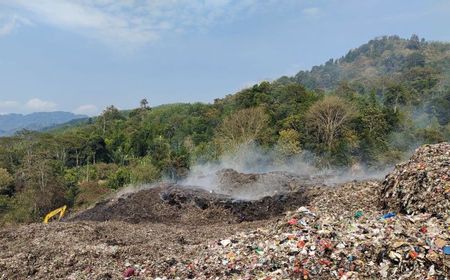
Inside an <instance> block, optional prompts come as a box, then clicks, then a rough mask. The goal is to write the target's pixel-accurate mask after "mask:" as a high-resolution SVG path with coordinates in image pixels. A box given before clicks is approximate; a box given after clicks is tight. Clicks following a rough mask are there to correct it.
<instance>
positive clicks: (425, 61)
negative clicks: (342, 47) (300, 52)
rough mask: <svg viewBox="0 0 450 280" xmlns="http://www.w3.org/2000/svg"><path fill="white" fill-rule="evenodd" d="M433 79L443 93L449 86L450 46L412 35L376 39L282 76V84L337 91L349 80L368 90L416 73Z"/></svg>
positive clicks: (407, 79) (406, 79) (405, 79)
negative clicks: (305, 69)
mask: <svg viewBox="0 0 450 280" xmlns="http://www.w3.org/2000/svg"><path fill="white" fill-rule="evenodd" d="M418 71H419V72H420V75H422V76H427V77H429V78H432V79H431V80H430V82H436V83H438V84H439V89H441V90H443V89H446V88H448V86H449V85H450V44H449V43H447V42H427V41H426V40H425V39H420V38H419V37H418V36H416V35H413V36H412V37H411V38H410V39H409V40H406V39H402V38H400V37H398V36H384V37H379V38H376V39H373V40H371V41H369V42H368V43H366V44H363V45H362V46H360V47H358V48H355V49H352V50H350V51H349V52H348V53H347V54H346V55H345V56H342V57H341V58H338V59H330V60H329V61H327V62H326V63H325V64H323V65H320V66H315V67H313V68H312V69H311V70H309V71H300V72H298V73H297V74H296V75H295V76H294V77H283V78H281V79H280V80H279V81H280V82H296V83H299V84H303V85H305V86H306V87H308V88H311V89H324V90H331V89H335V88H336V87H337V86H338V85H339V83H340V82H342V81H348V82H352V83H358V84H362V85H364V86H365V87H368V86H376V83H378V82H379V81H380V80H388V81H395V80H399V79H400V80H403V81H409V82H411V83H413V82H414V81H412V80H410V78H411V75H414V72H418Z"/></svg>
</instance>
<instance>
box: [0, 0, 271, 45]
mask: <svg viewBox="0 0 450 280" xmlns="http://www.w3.org/2000/svg"><path fill="white" fill-rule="evenodd" d="M273 2H274V1H258V0H208V1H204V0H122V1H120V0H57V1H55V0H3V1H2V3H3V4H0V7H1V6H2V5H4V6H7V7H8V8H9V9H13V10H14V11H15V12H17V13H22V14H25V15H27V17H30V18H31V19H32V20H33V22H35V23H44V24H48V25H52V26H55V27H58V28H61V29H66V30H71V31H74V32H77V33H80V34H83V35H88V36H91V37H92V38H95V39H100V40H102V41H106V42H108V43H115V44H116V43H125V44H128V45H133V46H141V45H145V44H148V43H152V42H154V41H155V40H158V39H159V38H160V37H161V36H162V35H164V34H166V33H171V32H179V31H184V30H186V29H192V28H194V29H195V28H201V29H203V28H209V27H210V26H211V25H214V24H216V23H220V22H225V21H229V20H231V19H232V18H235V17H240V16H241V15H242V13H245V12H251V11H253V10H255V9H261V8H263V7H267V6H268V5H274V3H273ZM275 2H276V1H275ZM7 29H9V28H5V30H7ZM5 32H7V31H5Z"/></svg>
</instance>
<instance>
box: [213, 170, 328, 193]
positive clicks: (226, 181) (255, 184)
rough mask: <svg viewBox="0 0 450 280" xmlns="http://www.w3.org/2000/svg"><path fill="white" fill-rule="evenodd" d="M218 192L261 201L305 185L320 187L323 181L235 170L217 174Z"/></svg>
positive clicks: (317, 178) (287, 174)
mask: <svg viewBox="0 0 450 280" xmlns="http://www.w3.org/2000/svg"><path fill="white" fill-rule="evenodd" d="M216 177H217V182H216V183H217V186H216V187H217V191H218V192H219V193H224V194H228V195H230V196H232V197H237V198H241V199H247V200H249V199H259V198H262V197H266V196H274V195H277V194H284V193H289V192H293V191H296V190H297V189H298V188H299V187H303V186H305V185H318V184H321V183H323V179H322V178H319V177H311V176H306V175H305V176H299V175H296V174H291V173H289V172H282V171H275V172H268V173H251V174H246V173H240V172H237V171H236V170H233V169H222V170H219V171H218V172H216Z"/></svg>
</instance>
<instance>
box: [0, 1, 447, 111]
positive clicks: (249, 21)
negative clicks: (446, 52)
mask: <svg viewBox="0 0 450 280" xmlns="http://www.w3.org/2000/svg"><path fill="white" fill-rule="evenodd" d="M449 26H450V0H0V114H5V113H30V112H42V111H59V110H62V111H70V112H75V113H80V114H87V115H96V114H99V113H101V111H102V110H103V109H104V108H105V107H106V106H108V105H114V106H116V107H118V108H120V109H129V108H135V107H137V106H138V105H139V101H140V100H141V99H142V98H147V99H148V100H149V102H150V105H151V106H156V105H160V104H165V103H176V102H212V101H213V100H214V99H215V98H220V97H223V96H225V95H227V94H232V93H235V92H236V91H238V90H240V89H243V88H245V87H248V86H251V85H253V84H255V83H258V82H260V81H263V80H269V81H270V80H274V79H276V78H279V77H281V76H283V75H295V73H297V72H298V71H299V70H308V69H310V68H311V67H312V66H314V65H320V64H322V63H324V62H325V61H327V60H328V59H330V58H339V57H341V56H343V55H345V54H346V53H347V52H348V51H349V50H350V49H351V48H356V47H358V46H360V45H361V44H363V43H366V42H367V41H369V40H371V39H373V38H375V37H377V36H382V35H400V36H401V37H404V38H409V37H410V36H411V35H412V34H417V35H419V36H420V37H421V38H422V37H423V38H425V39H427V40H435V41H450V29H449V28H448V27H449Z"/></svg>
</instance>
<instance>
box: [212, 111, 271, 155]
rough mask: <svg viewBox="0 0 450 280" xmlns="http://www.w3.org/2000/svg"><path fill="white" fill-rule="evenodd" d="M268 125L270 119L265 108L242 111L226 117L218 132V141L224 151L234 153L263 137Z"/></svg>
mask: <svg viewBox="0 0 450 280" xmlns="http://www.w3.org/2000/svg"><path fill="white" fill-rule="evenodd" d="M268 124H269V117H268V116H267V114H266V113H265V112H264V109H263V108H261V107H254V108H247V109H242V110H239V111H236V112H234V113H232V114H231V115H229V116H227V117H225V119H224V120H223V122H222V124H221V125H220V127H219V128H218V130H217V132H216V141H217V142H218V143H219V144H220V146H221V147H222V150H223V151H233V150H236V148H238V147H239V146H240V145H247V144H250V143H251V142H253V141H255V140H257V139H258V138H260V137H262V136H263V134H264V132H265V131H266V130H267V129H268Z"/></svg>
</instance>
